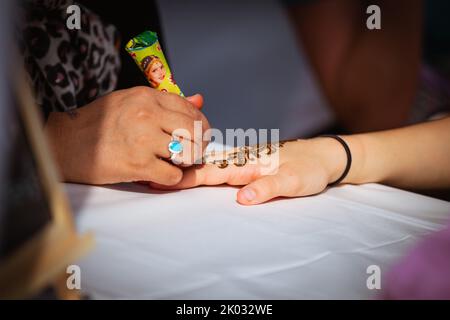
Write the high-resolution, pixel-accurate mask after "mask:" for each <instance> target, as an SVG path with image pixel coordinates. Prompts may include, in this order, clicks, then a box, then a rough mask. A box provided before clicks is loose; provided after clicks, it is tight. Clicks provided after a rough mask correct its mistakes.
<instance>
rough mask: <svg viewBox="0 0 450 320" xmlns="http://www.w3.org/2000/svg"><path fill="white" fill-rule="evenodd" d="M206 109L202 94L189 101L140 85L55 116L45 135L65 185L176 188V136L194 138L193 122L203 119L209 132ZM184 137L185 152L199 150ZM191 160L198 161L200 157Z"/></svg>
mask: <svg viewBox="0 0 450 320" xmlns="http://www.w3.org/2000/svg"><path fill="white" fill-rule="evenodd" d="M202 105H203V98H202V97H201V96H200V95H195V96H192V97H190V98H187V99H184V98H181V97H179V96H178V95H176V94H172V93H162V92H159V91H157V90H154V89H151V88H149V87H135V88H131V89H126V90H118V91H115V92H112V93H110V94H108V95H105V96H103V97H101V98H99V99H97V100H95V101H94V102H92V103H90V104H88V105H86V106H84V107H82V108H80V109H77V111H76V112H73V113H71V114H67V113H63V112H53V113H51V114H50V116H49V119H48V121H47V123H46V127H45V132H46V135H47V137H48V140H49V142H50V146H51V149H52V150H53V153H54V157H55V159H56V162H57V163H58V165H59V167H60V172H61V174H62V177H63V180H64V181H67V182H77V183H86V184H112V183H119V182H132V181H152V182H157V183H160V184H165V185H173V184H176V183H178V182H179V181H180V180H181V178H182V175H183V172H182V170H181V169H180V168H178V167H176V166H174V165H173V164H172V163H170V162H168V161H166V160H165V159H168V158H169V157H170V153H169V151H168V149H167V146H168V144H169V142H170V141H171V140H172V136H171V133H172V132H173V131H174V130H176V129H179V128H182V129H184V130H186V131H185V132H187V133H189V134H190V137H194V134H193V131H194V121H202V126H203V130H207V129H208V128H209V124H208V121H207V119H206V118H205V116H204V115H203V114H202V113H201V112H200V111H199V109H200V108H201V106H202ZM181 139H182V143H183V146H184V147H185V148H186V150H194V146H193V142H192V140H190V139H188V137H186V138H184V139H183V137H181ZM205 146H206V143H205V144H204V145H202V146H198V149H199V148H204V147H205ZM188 158H189V157H185V159H188ZM190 159H191V160H192V163H193V162H194V160H195V156H194V155H193V154H192V157H190ZM190 164H191V163H184V165H190Z"/></svg>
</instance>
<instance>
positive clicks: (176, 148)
mask: <svg viewBox="0 0 450 320" xmlns="http://www.w3.org/2000/svg"><path fill="white" fill-rule="evenodd" d="M169 151H170V152H171V153H173V154H179V153H181V152H183V144H182V143H181V142H180V141H177V140H172V141H170V143H169Z"/></svg>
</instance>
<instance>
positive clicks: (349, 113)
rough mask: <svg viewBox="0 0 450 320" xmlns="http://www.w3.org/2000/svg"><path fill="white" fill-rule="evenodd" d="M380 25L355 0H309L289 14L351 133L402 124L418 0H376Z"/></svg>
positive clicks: (414, 57)
mask: <svg viewBox="0 0 450 320" xmlns="http://www.w3.org/2000/svg"><path fill="white" fill-rule="evenodd" d="M377 3H378V4H379V6H380V8H381V28H382V29H381V30H373V31H372V30H368V29H367V28H366V19H367V17H368V15H367V14H366V8H367V6H368V5H369V4H371V3H367V2H365V1H361V0H340V1H329V0H319V1H314V2H313V3H312V4H309V5H298V6H295V7H292V10H290V12H291V16H292V18H293V20H294V26H295V28H296V30H297V33H298V36H299V40H300V41H301V42H302V43H303V45H304V47H305V50H306V53H307V54H308V56H309V58H310V60H311V63H312V65H313V67H314V68H315V70H316V73H317V76H318V78H319V81H320V83H321V85H322V88H323V90H324V92H325V95H326V97H327V98H328V101H329V102H330V104H331V106H332V107H333V109H334V111H335V114H336V116H337V117H338V119H339V120H340V121H341V122H342V124H343V125H344V126H346V127H347V129H349V130H351V131H354V132H361V131H373V130H383V129H390V128H394V127H398V126H400V125H403V124H405V122H406V120H407V117H408V115H409V110H410V107H411V105H412V103H413V99H414V95H415V92H416V86H417V78H418V70H419V62H420V47H421V43H420V40H421V27H422V21H421V1H420V0H397V1H390V0H382V1H377Z"/></svg>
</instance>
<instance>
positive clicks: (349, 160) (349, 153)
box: [320, 134, 352, 187]
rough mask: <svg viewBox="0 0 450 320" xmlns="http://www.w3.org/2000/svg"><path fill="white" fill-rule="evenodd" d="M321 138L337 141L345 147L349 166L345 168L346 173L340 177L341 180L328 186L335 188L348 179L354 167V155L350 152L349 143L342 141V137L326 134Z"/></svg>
mask: <svg viewBox="0 0 450 320" xmlns="http://www.w3.org/2000/svg"><path fill="white" fill-rule="evenodd" d="M320 137H322V138H332V139H335V140H336V141H338V142H339V143H340V144H341V145H342V146H343V147H344V150H345V153H346V154H347V165H346V166H345V170H344V172H343V173H342V175H341V176H340V177H339V179H337V180H336V181H335V182H333V183H330V184H329V185H328V186H329V187H333V186H336V185H338V184H339V183H341V182H342V180H344V179H345V177H347V175H348V172H349V171H350V167H351V166H352V153H351V152H350V148H349V147H348V144H347V142H345V141H344V139H342V138H341V137H339V136H337V135H334V134H326V135H322V136H320Z"/></svg>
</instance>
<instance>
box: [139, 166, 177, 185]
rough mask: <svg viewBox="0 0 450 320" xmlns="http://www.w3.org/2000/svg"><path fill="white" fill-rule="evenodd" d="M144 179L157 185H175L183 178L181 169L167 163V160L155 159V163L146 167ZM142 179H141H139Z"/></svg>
mask: <svg viewBox="0 0 450 320" xmlns="http://www.w3.org/2000/svg"><path fill="white" fill-rule="evenodd" d="M146 175H147V177H145V178H144V180H146V181H150V182H154V183H157V184H159V185H167V186H170V185H176V184H177V183H179V182H180V181H181V179H182V178H183V171H182V170H181V169H180V168H178V167H176V166H174V165H172V164H170V163H168V162H167V161H164V160H161V159H156V160H155V163H154V164H153V165H152V166H151V167H149V168H148V173H147V174H146ZM140 180H142V179H140Z"/></svg>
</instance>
